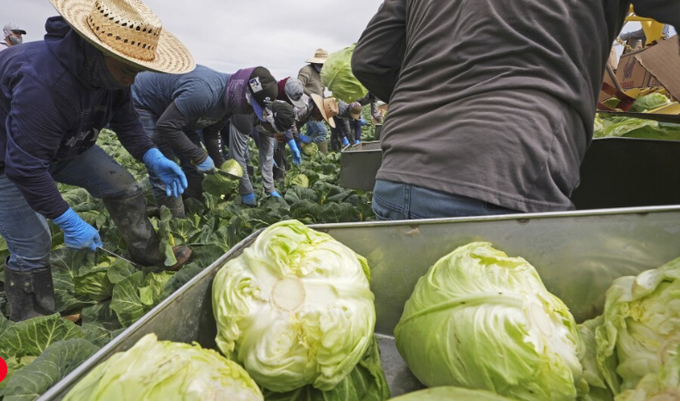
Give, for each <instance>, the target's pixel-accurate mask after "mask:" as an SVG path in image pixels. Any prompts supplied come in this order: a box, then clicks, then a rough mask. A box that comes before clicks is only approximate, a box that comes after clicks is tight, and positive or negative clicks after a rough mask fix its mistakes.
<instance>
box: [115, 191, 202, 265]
mask: <svg viewBox="0 0 680 401" xmlns="http://www.w3.org/2000/svg"><path fill="white" fill-rule="evenodd" d="M103 201H104V204H105V205H106V209H108V211H109V215H110V216H111V219H112V220H113V222H114V223H115V224H116V227H118V230H119V231H120V233H121V235H122V236H123V240H125V244H127V249H128V252H129V253H130V258H131V259H132V260H133V261H135V262H137V263H139V264H142V265H145V266H158V267H162V268H164V269H167V270H178V269H179V268H181V267H182V265H184V263H186V262H187V261H188V260H189V258H190V257H191V249H189V248H188V247H186V246H176V247H173V251H174V252H175V256H176V257H177V264H175V265H173V266H169V267H168V266H165V265H164V261H165V258H164V257H163V255H161V252H160V241H159V240H158V237H157V236H156V231H155V230H154V229H153V226H152V225H151V222H150V221H149V219H148V218H147V217H146V201H145V200H144V195H143V194H142V192H141V191H140V192H139V193H138V194H137V195H134V196H130V197H128V198H122V199H111V198H109V199H103Z"/></svg>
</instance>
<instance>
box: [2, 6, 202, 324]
mask: <svg viewBox="0 0 680 401" xmlns="http://www.w3.org/2000/svg"><path fill="white" fill-rule="evenodd" d="M51 2H52V5H53V6H54V7H55V8H56V9H57V11H58V12H59V14H61V16H57V17H51V18H49V19H48V20H47V23H46V26H45V27H46V30H47V34H46V35H45V40H44V41H37V42H32V43H27V44H24V45H22V46H19V47H17V48H16V49H12V51H3V52H0V82H1V85H2V90H1V91H0V119H1V120H2V121H3V123H2V124H0V235H2V237H3V238H4V239H5V240H6V241H7V247H8V249H9V251H10V256H9V258H7V260H6V261H5V291H6V294H7V299H8V303H9V310H10V319H12V320H15V321H18V320H24V319H28V318H31V317H34V316H39V315H45V314H51V313H53V312H54V310H55V305H54V289H53V287H52V276H51V272H50V248H51V235H50V228H49V226H48V224H47V219H51V220H52V221H53V222H54V223H55V224H56V225H57V226H59V227H60V228H61V229H62V230H63V231H64V242H65V243H66V245H67V246H68V247H71V248H75V249H82V250H88V251H94V250H96V248H97V247H99V246H101V245H102V241H101V238H100V236H99V234H98V232H97V230H96V229H95V228H94V227H92V226H91V225H90V224H88V223H86V222H85V221H84V220H83V219H82V218H80V217H79V216H78V214H77V213H76V212H75V211H74V210H73V209H72V208H71V207H70V206H69V204H68V203H66V201H64V199H63V198H62V197H61V195H60V193H59V191H58V189H57V185H56V184H55V182H62V183H65V184H69V185H76V186H80V187H82V188H85V189H86V190H87V191H88V192H89V193H90V194H91V195H92V196H94V197H96V198H102V199H103V201H104V204H105V205H106V208H107V209H108V211H109V214H110V215H111V218H112V219H113V222H114V223H115V224H116V226H117V227H118V229H119V230H120V232H121V234H122V236H123V238H124V239H125V242H126V243H127V249H128V252H129V253H130V257H131V258H132V259H133V260H135V261H136V262H138V263H140V264H143V265H162V264H163V261H164V260H165V258H164V257H163V255H161V253H160V251H159V247H160V244H159V241H158V238H157V236H156V233H155V231H154V229H153V227H152V225H151V222H150V221H149V220H148V218H147V217H146V203H145V200H144V195H143V194H142V189H141V187H140V186H139V185H138V184H137V182H136V181H135V180H134V178H133V177H132V175H131V174H130V173H129V172H128V171H127V170H125V169H124V168H123V167H122V166H120V165H119V164H118V163H117V162H116V161H115V160H114V159H113V158H111V157H110V156H109V155H107V154H106V153H104V151H103V150H102V149H101V148H100V147H98V146H97V145H96V144H95V142H96V140H97V136H98V134H99V132H100V130H101V129H102V128H104V127H106V126H109V127H110V128H111V129H112V130H113V131H115V132H116V135H117V136H118V139H119V140H120V143H121V144H122V145H123V147H124V148H125V149H126V150H127V151H128V152H130V154H131V155H132V156H134V157H135V158H136V159H137V160H140V161H142V162H144V163H145V164H146V165H147V166H148V167H149V168H150V169H152V170H153V171H155V172H156V174H158V176H159V177H161V179H162V180H163V182H164V184H165V186H166V191H167V194H168V195H169V194H172V195H173V196H179V195H180V194H181V193H182V191H183V190H184V188H185V187H186V178H185V177H184V174H182V171H181V170H180V169H179V168H178V167H177V165H176V164H175V163H173V162H172V161H170V160H168V159H166V158H165V157H163V155H162V154H161V152H160V151H159V150H158V149H157V148H156V147H155V146H154V144H153V142H151V140H150V139H149V138H148V137H147V135H146V134H145V132H144V130H143V128H142V125H141V124H140V122H139V119H138V117H137V114H136V113H135V110H134V108H133V107H132V99H131V96H130V85H131V84H132V82H133V81H134V79H135V76H136V75H137V73H138V72H139V71H142V70H155V71H162V72H168V73H183V72H187V71H190V70H191V69H192V68H194V61H193V58H192V57H191V54H190V53H189V52H188V51H187V49H186V48H185V47H184V46H183V45H182V43H180V42H179V41H178V40H177V39H175V38H174V36H172V35H171V34H169V33H167V32H166V31H164V30H163V29H162V27H161V24H160V21H159V20H158V19H157V18H156V17H155V15H154V14H153V12H152V11H151V10H149V9H148V8H147V7H146V6H144V5H143V4H141V3H138V2H137V1H134V2H133V1H130V0H97V1H91V0H51ZM100 10H105V12H106V14H107V15H112V16H114V17H115V18H114V19H113V20H111V19H109V18H108V17H104V13H103V12H100ZM136 11H139V12H136ZM111 21H115V22H114V23H111ZM123 24H125V25H127V26H123ZM128 26H139V27H142V28H143V31H142V32H140V31H137V30H133V29H131V28H130V27H128ZM107 33H112V34H113V35H111V36H109V35H108V34H107ZM132 42H140V43H143V44H144V46H137V45H133V44H132ZM176 255H177V256H178V266H179V265H181V264H182V263H184V262H185V261H186V259H188V257H189V255H190V250H189V249H188V248H181V249H176ZM178 266H175V267H178Z"/></svg>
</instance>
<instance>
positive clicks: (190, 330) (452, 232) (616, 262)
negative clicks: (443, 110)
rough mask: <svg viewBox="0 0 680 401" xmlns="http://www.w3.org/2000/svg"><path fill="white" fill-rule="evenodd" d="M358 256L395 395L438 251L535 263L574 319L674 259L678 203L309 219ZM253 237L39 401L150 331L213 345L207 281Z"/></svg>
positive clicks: (408, 387) (403, 386) (408, 381)
mask: <svg viewBox="0 0 680 401" xmlns="http://www.w3.org/2000/svg"><path fill="white" fill-rule="evenodd" d="M312 227H313V228H315V229H317V230H320V231H323V232H327V233H328V234H330V235H331V236H333V237H334V238H336V239H337V240H339V241H340V242H342V243H344V244H345V245H347V246H349V247H350V248H352V249H353V250H354V251H355V252H357V253H359V254H361V255H364V256H365V257H366V258H367V259H368V261H369V265H370V266H371V276H372V279H371V287H372V290H373V292H374V294H375V305H376V311H377V316H378V319H377V325H376V333H377V334H378V335H379V338H380V346H381V350H382V359H383V367H384V369H385V371H386V375H387V379H388V383H389V385H390V388H391V390H392V393H393V395H395V396H396V395H399V394H403V393H405V392H409V391H413V390H415V389H418V388H419V387H420V384H419V383H418V382H417V381H416V380H415V379H414V377H413V376H412V375H411V374H410V372H409V371H408V369H407V368H406V366H405V364H404V362H403V360H402V359H401V358H400V357H399V354H398V353H397V352H396V350H395V347H394V342H393V339H392V334H393V329H394V327H395V325H396V324H397V322H398V320H399V317H400V316H401V313H402V309H403V305H404V303H405V301H406V300H407V299H408V297H409V296H410V294H411V292H412V290H413V287H414V285H415V283H416V281H417V280H418V278H420V277H421V276H422V275H423V274H424V273H425V272H426V271H427V269H428V268H429V267H430V266H431V265H432V264H434V263H435V262H436V261H437V260H438V259H439V258H440V257H442V256H444V255H446V254H447V253H449V252H451V251H453V250H454V249H455V248H457V247H458V246H461V245H464V244H467V243H469V242H471V241H490V242H491V243H493V245H494V246H495V247H497V248H498V249H500V250H503V251H505V252H506V253H507V254H509V255H511V256H522V257H524V258H525V259H527V260H528V261H529V262H530V263H532V264H533V265H534V266H535V267H536V269H537V270H538V272H539V274H540V275H541V278H542V280H543V282H544V283H545V285H546V287H547V288H548V289H549V290H550V291H551V292H553V293H554V294H555V295H557V296H558V297H560V298H561V299H562V300H563V301H564V302H565V303H566V304H567V306H569V307H570V309H571V312H572V313H573V314H574V316H575V317H576V319H577V321H583V320H585V319H587V318H591V317H594V316H596V315H597V314H599V313H600V312H601V310H602V306H603V302H604V296H605V291H606V290H607V288H608V287H609V285H610V284H611V282H612V280H613V279H615V278H617V277H620V276H623V275H633V274H637V273H639V272H641V271H643V270H647V269H651V268H656V267H659V266H661V265H662V264H664V263H666V262H667V261H669V260H672V259H674V258H676V257H678V256H680V207H656V208H631V209H616V210H599V211H597V210H593V211H587V212H585V211H574V212H564V213H546V214H527V215H507V216H494V217H476V218H458V219H442V220H412V221H401V222H372V223H346V224H329V225H316V226H312ZM257 235H259V232H256V233H254V234H252V235H251V236H249V237H248V238H246V239H245V240H243V241H242V242H240V243H239V244H237V245H236V246H235V247H234V248H232V249H231V250H230V251H229V252H228V253H226V254H225V255H223V256H222V257H220V258H219V259H218V260H217V261H215V262H214V263H213V264H212V265H210V266H209V267H208V268H206V269H205V270H204V271H203V272H202V273H201V274H199V275H198V276H197V277H195V278H194V279H192V280H191V281H190V282H188V283H187V284H186V285H185V286H183V287H182V288H181V289H180V290H178V291H177V292H176V293H174V294H173V295H171V296H170V297H169V298H167V299H165V300H164V301H163V302H162V303H161V304H160V305H158V306H157V307H156V308H154V309H153V310H152V311H150V312H149V313H148V314H146V315H145V316H144V317H142V318H141V319H140V320H139V321H137V322H136V323H135V324H134V325H132V326H131V327H129V328H128V329H127V330H125V332H123V333H121V334H120V335H119V336H118V337H116V338H115V339H114V340H113V341H111V342H110V343H109V344H108V345H106V346H105V347H104V348H102V349H101V350H100V351H99V352H97V353H96V354H95V355H93V356H92V357H91V358H90V359H88V360H87V361H86V362H84V363H83V364H82V365H81V366H79V367H78V368H77V369H76V370H74V371H73V372H72V373H71V374H69V375H68V376H67V377H65V378H64V379H63V380H62V381H61V382H59V383H58V384H57V385H56V386H54V387H53V388H52V389H50V390H49V391H48V392H47V393H46V394H45V395H43V396H42V397H41V398H40V399H41V400H59V399H61V398H62V397H63V396H64V395H65V394H66V393H67V392H68V390H69V388H70V387H71V386H72V385H73V384H74V383H76V382H77V381H78V380H79V379H80V378H81V377H83V376H84V375H85V374H87V373H88V372H89V371H90V370H91V369H92V368H94V367H95V366H96V365H97V364H98V363H100V362H102V361H104V360H106V359H107V358H108V357H110V356H111V355H112V354H113V353H115V352H119V351H123V350H126V349H128V348H130V347H131V346H133V345H134V344H135V342H137V340H139V339H140V338H141V337H142V336H144V335H145V334H147V333H150V332H154V333H156V334H157V335H158V337H159V338H160V339H162V340H172V341H183V342H191V341H197V342H198V343H200V344H201V345H202V346H204V347H214V336H215V332H216V328H215V321H214V319H213V316H212V306H211V294H210V292H211V283H212V279H213V278H214V276H215V274H216V273H217V271H218V270H219V269H220V267H221V266H222V265H224V263H225V262H227V261H228V260H230V259H232V258H234V257H236V256H238V255H240V254H241V252H242V251H243V249H244V248H245V247H247V246H248V245H250V244H251V243H252V242H253V241H254V239H255V238H256V237H257Z"/></svg>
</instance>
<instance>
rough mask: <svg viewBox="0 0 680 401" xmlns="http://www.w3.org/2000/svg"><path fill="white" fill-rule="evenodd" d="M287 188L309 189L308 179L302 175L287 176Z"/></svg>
mask: <svg viewBox="0 0 680 401" xmlns="http://www.w3.org/2000/svg"><path fill="white" fill-rule="evenodd" d="M285 184H286V186H287V187H290V186H293V185H295V186H298V187H301V188H309V178H308V177H307V176H306V175H304V174H288V175H286V178H285Z"/></svg>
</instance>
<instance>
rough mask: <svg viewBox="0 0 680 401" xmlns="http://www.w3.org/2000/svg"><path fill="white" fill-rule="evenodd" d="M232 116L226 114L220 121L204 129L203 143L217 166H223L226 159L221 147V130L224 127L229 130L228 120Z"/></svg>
mask: <svg viewBox="0 0 680 401" xmlns="http://www.w3.org/2000/svg"><path fill="white" fill-rule="evenodd" d="M229 117H230V116H225V117H224V118H223V119H222V120H221V121H220V122H219V123H217V124H213V125H211V126H209V127H206V128H204V129H203V144H204V145H205V148H206V150H207V151H208V156H210V157H211V158H212V160H213V161H214V162H215V165H216V166H221V165H222V163H224V161H225V159H224V156H223V155H222V147H221V138H222V135H221V132H222V130H223V129H225V127H226V129H227V130H228V129H229V128H228V126H227V122H229Z"/></svg>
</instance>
